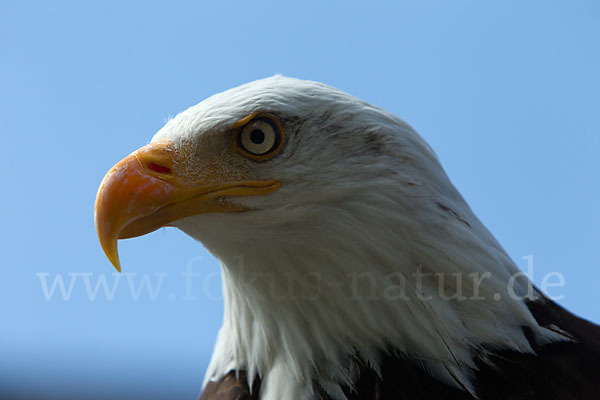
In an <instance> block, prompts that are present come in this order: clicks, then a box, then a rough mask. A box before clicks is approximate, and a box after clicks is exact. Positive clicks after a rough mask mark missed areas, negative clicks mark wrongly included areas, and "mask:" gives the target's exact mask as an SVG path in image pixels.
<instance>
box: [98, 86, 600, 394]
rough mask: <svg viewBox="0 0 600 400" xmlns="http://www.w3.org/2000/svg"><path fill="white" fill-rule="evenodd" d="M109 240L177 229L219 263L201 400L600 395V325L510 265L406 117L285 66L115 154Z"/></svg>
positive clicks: (104, 188) (112, 256)
mask: <svg viewBox="0 0 600 400" xmlns="http://www.w3.org/2000/svg"><path fill="white" fill-rule="evenodd" d="M95 221H96V227H97V233H98V236H99V239H100V242H101V245H102V247H103V249H104V251H105V253H106V255H107V256H108V258H109V260H110V261H111V262H112V264H113V265H114V266H115V267H116V268H117V269H118V270H120V268H121V267H120V264H119V258H118V253H117V240H118V239H125V238H132V237H136V236H140V235H144V234H146V233H149V232H152V231H154V230H156V229H158V228H160V227H163V226H175V227H177V228H179V229H181V230H182V231H183V232H185V233H187V234H188V235H190V236H191V237H193V238H195V239H197V240H198V241H200V242H202V244H203V245H204V246H205V247H206V248H207V249H208V250H209V251H210V252H211V253H212V254H213V255H214V256H215V257H216V258H218V259H219V260H220V262H221V265H222V275H223V292H224V299H225V315H224V321H223V326H222V328H221V330H220V332H219V335H218V338H217V342H216V345H215V349H214V353H213V356H212V359H211V361H210V365H209V367H208V371H207V372H206V378H205V382H204V386H203V394H202V395H201V399H202V400H209V399H210V400H215V399H220V400H230V399H261V400H277V399H332V400H352V399H373V400H374V399H562V400H564V399H578V400H581V399H599V398H600V385H599V381H600V379H599V378H600V346H599V345H598V338H599V335H600V328H599V327H598V326H595V325H594V324H592V323H590V322H587V321H585V320H583V319H580V318H578V317H576V316H574V315H572V314H571V313H569V312H567V311H565V310H564V309H563V308H561V307H560V306H558V305H557V304H556V303H554V302H552V301H550V300H549V299H548V298H547V297H544V295H543V294H542V293H541V292H540V291H539V290H537V288H535V287H534V286H533V285H532V284H531V282H530V281H529V280H528V279H527V278H526V277H524V276H523V274H520V273H519V270H518V268H517V267H516V265H515V263H514V262H513V261H512V260H511V259H510V257H509V256H508V255H507V253H506V252H505V250H504V249H503V248H502V247H501V246H500V244H499V243H498V242H497V241H496V239H494V237H493V236H492V234H491V233H490V232H489V231H488V230H487V229H486V228H485V226H484V225H483V224H482V223H481V221H480V220H479V219H478V218H477V217H476V216H475V214H474V213H473V211H472V210H471V209H470V208H469V206H468V205H467V203H466V202H465V200H464V199H463V198H462V196H461V195H460V194H459V192H458V191H457V190H456V188H455V187H454V186H453V185H452V183H451V182H450V180H449V179H448V177H447V175H446V173H445V172H444V170H443V168H442V166H441V165H440V162H439V160H438V158H437V157H436V155H435V154H434V152H433V151H432V149H431V148H430V147H429V146H428V145H427V143H425V141H424V140H423V139H422V138H421V137H420V136H419V135H418V134H417V133H416V132H415V131H414V130H413V129H412V128H411V127H410V126H409V125H408V124H406V123H405V122H403V121H402V120H400V119H399V118H397V117H395V116H394V115H392V114H390V113H388V112H386V111H384V110H382V109H380V108H377V107H374V106H373V105H371V104H369V103H367V102H365V101H362V100H360V99H357V98H356V97H353V96H351V95H349V94H347V93H344V92H342V91H340V90H337V89H334V88H332V87H329V86H326V85H324V84H321V83H318V82H311V81H303V80H297V79H292V78H287V77H283V76H274V77H270V78H267V79H262V80H258V81H255V82H251V83H248V84H245V85H242V86H239V87H236V88H234V89H230V90H228V91H225V92H223V93H220V94H216V95H214V96H212V97H210V98H208V99H206V100H204V101H202V102H201V103H199V104H198V105H196V106H193V107H191V108H189V109H188V110H186V111H184V112H182V113H180V114H179V115H177V116H176V117H175V118H173V119H171V120H170V121H168V122H167V123H166V125H165V126H164V127H163V128H162V129H160V131H158V133H156V135H155V136H154V137H153V139H152V141H151V142H150V144H148V145H146V146H144V147H142V148H140V149H139V150H137V151H135V152H134V153H132V154H131V155H130V156H128V157H126V158H125V159H123V160H122V161H120V162H119V163H118V164H116V165H115V166H114V167H113V168H112V169H111V170H110V171H109V172H108V173H107V175H106V177H105V178H104V180H103V181H102V183H101V186H100V189H99V191H98V195H97V199H96V207H95Z"/></svg>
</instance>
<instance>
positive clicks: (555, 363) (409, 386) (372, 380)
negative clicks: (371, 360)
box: [200, 299, 600, 400]
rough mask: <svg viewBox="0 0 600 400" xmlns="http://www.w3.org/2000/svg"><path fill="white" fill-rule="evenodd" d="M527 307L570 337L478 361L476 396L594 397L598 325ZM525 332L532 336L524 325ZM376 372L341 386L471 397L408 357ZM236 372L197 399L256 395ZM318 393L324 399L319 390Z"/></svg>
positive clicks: (494, 399) (369, 399) (361, 399)
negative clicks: (532, 351) (533, 352)
mask: <svg viewBox="0 0 600 400" xmlns="http://www.w3.org/2000/svg"><path fill="white" fill-rule="evenodd" d="M528 306H529V309H530V310H531V312H532V314H533V316H534V317H535V318H536V320H537V321H538V323H539V324H540V325H541V326H545V327H549V328H551V329H555V330H556V328H557V327H558V328H559V329H561V330H562V331H564V332H566V333H567V334H569V335H571V336H572V337H573V339H574V340H573V341H572V342H558V343H551V344H547V345H543V346H539V345H537V344H536V342H535V340H533V337H530V342H531V345H532V347H533V348H534V350H535V352H536V354H535V355H533V354H522V353H518V352H512V351H505V352H497V353H495V355H493V356H488V359H487V360H486V361H483V360H481V359H480V360H478V361H477V366H478V368H479V371H476V372H475V379H474V381H473V382H474V384H475V390H476V392H477V396H478V397H479V399H481V400H553V399H560V400H599V399H600V327H598V326H596V325H594V324H592V323H590V322H588V321H585V320H583V319H581V318H578V317H576V316H574V315H573V314H571V313H569V312H568V311H566V310H565V309H563V308H562V307H560V306H559V305H557V304H555V303H554V302H552V301H550V300H547V299H540V300H537V301H535V302H530V303H529V304H528ZM525 334H526V335H527V336H528V337H529V336H531V334H530V332H528V331H527V330H525ZM381 372H382V376H381V377H379V376H378V375H377V374H376V373H375V372H374V371H373V370H372V369H370V368H367V367H363V368H362V369H361V373H360V377H359V378H358V380H357V381H356V382H355V386H354V389H351V388H346V389H345V393H346V396H347V397H348V400H404V399H406V400H415V399H421V400H425V399H434V400H473V397H472V396H471V395H470V394H469V393H467V392H465V391H463V390H460V389H457V388H455V387H452V386H449V385H446V384H444V383H442V382H440V381H439V380H437V379H435V378H433V377H431V376H430V375H429V374H427V373H426V372H425V371H423V370H422V369H421V368H419V367H418V366H416V365H415V364H414V363H413V362H412V361H411V360H409V359H402V358H400V357H394V356H386V357H384V358H383V360H382V364H381ZM238 375H239V379H236V376H235V373H233V372H232V373H230V374H228V375H227V376H225V378H223V379H222V380H220V381H218V382H211V383H209V384H208V385H207V387H206V389H205V391H204V393H203V394H202V396H201V397H200V400H234V399H235V400H258V394H259V392H260V381H255V382H254V387H253V390H252V391H250V390H249V389H248V386H247V384H246V375H245V373H244V372H243V371H241V372H239V373H238ZM319 397H320V398H321V399H323V400H329V397H328V396H327V395H326V394H324V393H321V394H320V396H319ZM286 400H287V399H286Z"/></svg>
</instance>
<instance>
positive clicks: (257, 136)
mask: <svg viewBox="0 0 600 400" xmlns="http://www.w3.org/2000/svg"><path fill="white" fill-rule="evenodd" d="M250 140H252V143H254V144H261V143H262V142H264V141H265V133H264V132H263V131H261V130H260V129H255V130H253V131H252V132H250Z"/></svg>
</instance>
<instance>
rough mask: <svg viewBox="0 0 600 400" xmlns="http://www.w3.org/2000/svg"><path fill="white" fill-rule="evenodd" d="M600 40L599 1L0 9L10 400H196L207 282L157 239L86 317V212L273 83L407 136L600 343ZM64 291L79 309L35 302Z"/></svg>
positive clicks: (196, 265) (194, 261) (133, 245)
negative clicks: (229, 93) (27, 397)
mask: <svg viewBox="0 0 600 400" xmlns="http://www.w3.org/2000/svg"><path fill="white" fill-rule="evenodd" d="M122 3H125V4H122ZM599 20H600V4H599V3H598V2H596V1H592V0H588V1H579V0H577V1H548V0H544V1H533V0H532V1H526V2H524V1H506V0H502V1H486V2H480V1H452V2H450V1H412V2H406V1H394V2H388V3H376V4H370V5H368V6H367V5H364V4H363V5H360V4H358V3H353V2H341V1H335V2H334V1H331V2H325V1H317V2H311V1H309V2H294V5H293V6H291V5H284V4H282V2H272V3H261V2H258V3H257V2H241V1H240V2H216V1H214V2H172V3H167V2H163V3H162V4H159V3H154V2H148V1H143V2H141V1H140V2H135V1H131V2H113V1H106V2H94V3H92V2H75V1H73V2H68V1H63V2H55V1H44V2H27V1H16V0H13V1H6V0H3V1H2V2H1V3H0V119H1V120H2V129H1V134H2V143H3V152H2V167H1V168H0V174H1V179H2V196H1V202H2V203H1V204H2V206H1V207H0V217H1V221H2V227H3V229H2V230H1V231H0V239H1V240H0V250H1V254H2V264H1V266H2V279H1V280H0V307H1V308H0V317H1V322H0V323H1V329H0V354H2V356H1V357H0V394H5V393H8V391H9V390H12V391H13V392H16V391H19V392H20V393H22V394H24V393H28V394H32V393H34V392H35V391H36V390H37V391H42V392H45V393H46V395H45V396H44V398H45V399H47V398H52V396H49V395H48V393H50V394H52V395H53V396H56V397H57V398H58V397H61V396H62V398H67V397H68V396H67V395H69V394H70V395H73V396H74V397H79V398H82V396H85V398H93V396H92V395H93V394H97V395H98V398H100V397H104V398H107V397H111V398H127V397H128V396H129V398H131V397H132V396H133V397H137V398H139V397H141V396H142V395H145V396H146V397H145V398H146V399H158V398H182V399H184V398H188V399H193V398H195V396H196V395H197V394H198V390H199V388H200V383H201V380H202V377H203V374H204V369H205V367H206V364H207V362H208V358H209V356H210V354H211V352H212V346H213V343H214V339H215V335H216V333H217V330H218V328H219V326H220V323H221V312H222V304H221V299H220V282H219V277H218V272H219V267H218V264H217V262H216V261H215V260H214V259H213V258H211V256H210V255H208V254H207V253H206V251H205V250H204V249H203V248H202V246H201V245H200V244H198V243H195V242H194V241H192V240H191V239H189V238H187V237H186V236H184V235H183V234H182V233H179V232H177V231H175V230H172V229H163V230H160V231H158V232H155V233H153V234H151V235H148V236H146V237H142V238H138V239H134V240H129V241H125V242H122V243H121V246H120V248H121V257H122V263H123V266H124V271H125V272H126V273H136V274H137V275H136V276H132V275H129V276H128V275H124V276H122V277H121V278H120V279H121V280H120V281H119V284H118V286H117V287H116V290H115V294H114V298H113V299H112V300H108V299H107V297H106V295H105V293H104V292H103V290H102V289H101V290H100V292H99V293H98V294H97V296H96V298H95V299H94V300H93V301H92V300H90V299H89V297H88V295H87V292H86V289H85V284H84V282H85V279H86V277H87V278H88V279H90V282H91V285H92V288H93V287H94V286H95V283H96V282H97V280H98V278H99V276H100V274H106V277H107V279H108V282H109V286H112V283H113V279H114V278H113V276H112V272H113V271H112V267H111V266H110V264H109V263H108V261H107V260H106V259H105V257H104V255H103V254H102V251H101V249H100V246H99V244H98V241H97V239H96V235H95V230H94V225H93V210H92V209H93V202H94V198H95V195H96V190H97V187H98V184H99V183H100V180H101V179H102V177H103V175H104V174H105V172H106V171H107V170H108V169H109V168H110V167H111V166H112V165H113V164H114V163H115V162H116V161H118V160H119V159H121V158H122V157H123V156H125V155H127V154H128V153H130V152H131V151H133V150H135V149H136V148H138V147H140V146H142V145H144V144H146V143H147V142H148V141H149V140H150V138H151V137H152V135H153V134H154V132H156V131H157V130H158V129H159V128H160V127H161V126H162V125H163V123H164V121H165V119H166V118H167V117H169V116H171V115H174V114H176V113H177V112H179V111H181V110H183V109H185V108H187V107H188V106H190V105H193V104H195V103H197V102H199V101H200V100H202V99H203V98H205V97H207V96H209V95H211V94H213V93H215V92H219V91H222V90H225V89H228V88H230V87H233V86H237V85H239V84H241V83H244V82H247V81H250V80H254V79H257V78H263V77H266V76H269V75H272V74H274V73H282V74H285V75H289V76H294V77H298V78H304V79H312V80H319V81H323V82H325V83H327V84H330V85H332V86H336V87H339V88H341V89H343V90H345V91H347V92H350V93H352V94H354V95H356V96H358V97H361V98H364V99H365V100H367V101H370V102H372V103H374V104H376V105H378V106H380V107H383V108H385V109H387V110H389V111H391V112H393V113H395V114H396V115H398V116H400V117H401V118H403V119H405V120H406V121H408V122H409V123H410V124H411V125H413V126H414V127H415V128H416V129H417V130H418V131H419V132H420V133H421V134H422V135H423V136H424V137H425V139H426V140H427V141H428V142H429V143H430V144H431V145H432V146H433V148H434V149H435V150H436V151H437V153H438V155H439V156H440V158H441V160H442V163H443V164H444V166H445V168H446V169H447V171H448V173H449V175H450V177H451V178H452V180H453V182H454V183H455V184H456V186H457V187H458V188H459V190H460V191H461V192H462V193H463V195H464V196H465V197H466V199H467V200H468V202H469V203H470V204H471V206H472V207H473V209H474V210H475V211H476V213H477V214H478V215H479V216H480V218H481V219H482V220H483V221H484V223H486V224H487V226H488V227H489V228H490V230H491V231H492V232H493V233H494V234H495V235H496V236H497V238H498V239H499V241H500V242H501V243H502V244H503V245H504V246H505V248H506V249H507V250H508V252H509V253H510V254H511V256H512V257H513V258H514V259H515V260H516V261H517V263H518V264H519V265H520V266H521V267H525V266H526V262H525V260H523V256H527V255H530V254H533V255H534V267H535V268H534V281H535V282H536V283H538V284H539V283H540V281H541V279H542V278H543V276H544V275H545V274H547V273H549V272H553V271H555V272H560V273H561V274H562V275H563V276H564V278H565V286H564V287H561V288H554V289H555V290H556V292H554V293H551V294H556V295H564V299H562V300H561V301H560V303H561V304H563V305H565V306H566V307H568V308H569V309H571V310H573V311H575V312H576V313H578V314H580V315H582V316H585V317H586V318H589V319H592V320H594V321H596V322H600V307H598V304H600V295H599V294H598V285H599V284H600V261H599V260H600V258H599V256H598V250H597V249H598V245H599V239H600V212H599V211H598V203H599V202H598V198H599V196H600V188H599V185H598V183H599V176H600V174H599V172H600V171H599V167H598V154H600V118H599V116H600V97H599V93H600V73H599V71H600V46H599V43H600V24H598V21H599ZM188 264H189V265H191V268H192V269H193V271H194V272H195V273H199V274H200V276H199V277H197V278H194V279H193V280H192V281H193V285H192V288H191V289H192V292H191V295H192V296H195V297H197V299H195V300H192V299H187V300H185V299H184V297H185V296H186V294H187V295H189V294H190V293H186V288H185V284H184V282H185V280H184V278H183V277H182V276H181V275H182V274H183V273H184V272H185V271H186V266H187V265H188ZM39 273H47V274H48V275H41V276H40V275H36V274H39ZM69 273H84V275H71V276H69V275H68V274H69ZM86 273H87V275H85V274H86ZM157 273H158V274H160V273H165V274H166V275H164V276H163V278H162V279H163V281H162V286H161V287H160V290H159V291H158V294H157V296H156V299H155V300H152V299H151V298H150V295H149V293H148V291H147V290H143V291H142V292H141V294H140V296H139V298H138V300H137V301H136V300H134V299H133V297H134V296H133V295H132V294H131V292H130V288H129V286H128V285H129V281H128V279H130V280H131V282H132V283H133V284H134V289H136V288H137V287H138V285H139V284H140V282H141V279H142V278H143V274H148V277H149V279H150V282H151V283H152V284H153V285H154V287H156V284H157V282H158V280H159V279H160V276H159V275H156V274H157ZM57 274H60V276H62V277H63V278H64V279H65V283H66V285H67V289H68V284H69V282H70V279H71V277H73V278H74V279H75V284H74V286H73V291H72V293H71V296H70V298H69V299H68V300H64V299H63V298H62V295H61V294H60V292H58V291H56V292H55V293H54V294H53V296H52V297H51V298H50V299H49V300H48V301H46V299H45V295H44V291H43V287H42V282H43V280H44V279H47V281H48V284H49V285H51V284H52V282H53V280H54V278H55V277H56V276H57ZM90 274H92V275H90ZM57 290H58V289H57ZM65 388H68V389H65ZM82 393H83V394H85V395H83V394H82Z"/></svg>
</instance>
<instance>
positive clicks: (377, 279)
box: [182, 182, 552, 400]
mask: <svg viewBox="0 0 600 400" xmlns="http://www.w3.org/2000/svg"><path fill="white" fill-rule="evenodd" d="M373 184H377V183H376V182H374V183H373ZM380 187H381V186H380ZM457 204H459V205H460V203H455V204H454V205H453V207H454V208H456V207H455V206H456V205H457ZM463 204H464V203H463ZM397 206H398V204H394V202H393V201H391V200H390V199H389V198H386V197H382V196H378V195H373V198H372V199H370V201H365V199H364V198H363V199H362V200H361V201H360V202H357V203H353V202H352V201H347V202H346V203H345V204H336V205H334V206H332V207H313V208H311V209H310V210H308V211H307V210H305V211H304V212H303V213H301V214H298V215H290V216H288V221H286V222H284V223H280V224H279V225H278V226H277V229H272V228H273V227H269V226H264V227H263V228H260V222H259V221H258V216H254V215H253V214H252V213H248V215H242V214H239V215H236V217H235V218H236V219H237V220H236V221H235V223H236V230H234V229H233V227H228V226H227V221H228V220H227V219H225V220H223V219H218V220H215V224H214V227H211V224H210V223H208V227H207V221H205V223H204V227H203V229H213V232H223V235H227V240H224V237H220V235H219V234H218V233H214V234H213V238H214V241H211V240H207V239H206V238H204V239H203V241H204V243H205V244H206V245H207V247H208V248H209V249H211V250H212V251H213V252H214V253H215V254H216V255H217V257H219V258H220V259H221V260H222V262H223V290H224V296H225V316H224V323H223V327H222V329H221V331H220V334H219V337H218V341H217V345H216V349H215V352H214V355H213V359H212V361H211V364H210V367H209V370H208V373H207V376H206V380H207V381H208V380H214V379H218V378H219V377H221V376H223V375H224V374H226V373H227V372H228V371H230V370H232V369H245V370H246V371H247V373H248V377H249V379H253V378H254V377H255V376H260V377H261V378H262V379H263V381H262V382H263V383H262V389H261V398H262V399H263V400H267V399H268V400H271V399H281V398H290V399H292V398H293V399H300V398H307V399H310V398H312V395H313V393H314V390H315V388H314V386H313V384H314V383H316V384H318V385H320V386H322V387H323V388H324V389H325V390H326V391H327V392H328V393H329V394H330V395H332V396H333V397H334V398H339V399H344V398H345V397H344V395H343V393H342V390H341V387H340V385H343V384H348V383H351V382H352V380H353V378H355V376H353V373H354V371H353V367H354V365H353V361H352V356H355V355H358V356H359V357H361V359H362V360H364V361H365V362H367V363H369V364H370V365H372V366H373V368H375V369H377V368H378V365H379V363H378V360H379V358H380V356H381V354H382V352H383V351H397V352H400V353H404V354H405V355H407V356H409V357H411V358H413V359H414V360H415V361H416V362H418V363H419V364H421V366H422V367H423V368H424V369H426V370H427V371H429V372H430V373H431V374H432V375H433V376H435V377H436V378H438V379H440V380H442V381H444V382H447V383H450V384H453V385H456V386H458V387H461V388H463V389H465V390H468V391H471V390H472V386H471V383H470V379H469V378H470V377H469V373H470V372H471V371H472V369H471V367H473V357H474V355H477V354H481V353H482V352H483V351H484V348H483V346H484V345H485V346H486V347H487V348H489V347H490V346H492V347H496V348H506V349H513V350H517V351H520V352H531V351H532V350H531V347H530V345H529V342H528V341H527V339H526V338H525V336H524V335H523V331H522V327H523V326H528V327H530V328H532V330H533V332H535V333H536V334H537V335H538V336H539V337H540V338H542V340H549V339H552V333H551V332H550V331H546V330H545V329H543V328H541V327H539V326H538V325H537V323H536V322H535V320H534V319H533V317H532V316H531V314H530V313H529V311H528V309H527V307H526V306H525V305H524V303H523V301H516V300H514V299H512V298H511V292H510V290H511V289H513V290H514V291H515V292H516V294H518V295H519V296H522V295H524V294H525V293H526V285H525V283H526V282H525V281H524V280H521V281H519V280H517V281H516V283H515V285H514V287H511V286H509V285H508V283H509V281H510V277H511V276H512V275H513V274H515V273H516V272H518V271H517V269H516V267H515V265H514V264H513V263H512V261H511V260H510V259H509V258H508V256H507V255H506V254H505V252H504V251H503V250H502V249H501V248H500V246H499V245H498V244H497V242H496V241H495V240H494V239H493V237H492V236H491V235H490V234H489V233H488V231H487V230H486V229H485V228H484V227H483V225H482V224H481V223H480V222H479V221H478V220H477V218H476V217H475V216H474V215H473V214H472V212H471V211H470V210H469V209H468V207H467V206H466V204H464V206H462V207H460V209H452V210H450V211H449V209H448V207H447V206H445V205H443V204H438V203H436V202H427V201H423V205H422V206H423V207H429V208H430V210H427V211H428V212H423V210H420V212H415V213H411V212H403V213H398V212H389V213H386V212H385V209H386V208H389V207H397ZM350 210H352V211H350ZM381 215H387V216H388V217H387V219H385V220H382V218H381ZM407 216H410V217H407ZM416 216H430V217H431V216H434V217H436V218H439V221H440V223H439V224H434V225H433V226H435V227H436V230H435V231H430V230H429V231H428V230H424V229H423V227H424V226H430V227H431V226H432V224H431V221H428V223H427V224H425V223H423V224H421V223H420V221H418V220H414V219H415V218H417V217H416ZM239 218H245V219H247V221H245V222H244V224H241V225H243V226H252V227H253V228H252V229H249V230H248V232H244V231H240V224H239ZM253 218H257V221H252V219H253ZM407 218H412V219H413V220H412V221H407ZM421 222H422V221H421ZM357 226H363V227H365V229H364V230H357V229H356V228H353V227H357ZM399 227H402V228H401V229H399ZM182 229H184V230H186V226H185V224H184V225H183V226H182ZM286 229H287V230H286ZM189 230H193V229H192V228H191V225H190V227H189V229H188V231H189ZM232 232H235V233H232ZM189 233H190V234H193V233H192V232H189ZM248 238H254V240H249V239H248ZM291 238H293V239H291ZM224 243H227V245H225V244H224ZM265 243H268V244H269V245H268V246H265V245H264V244H265ZM357 243H360V247H356V244H357ZM240 249H242V251H240ZM236 250H237V251H236ZM235 254H241V255H239V256H235ZM490 272H491V275H490ZM432 273H433V274H432ZM484 274H486V275H485V276H484ZM476 281H477V282H479V283H476ZM498 295H500V297H501V299H500V300H497V298H498ZM495 296H496V297H495ZM449 298H450V299H449ZM399 379H401V377H399Z"/></svg>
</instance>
